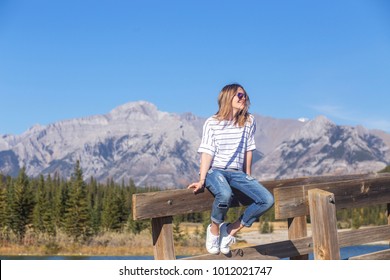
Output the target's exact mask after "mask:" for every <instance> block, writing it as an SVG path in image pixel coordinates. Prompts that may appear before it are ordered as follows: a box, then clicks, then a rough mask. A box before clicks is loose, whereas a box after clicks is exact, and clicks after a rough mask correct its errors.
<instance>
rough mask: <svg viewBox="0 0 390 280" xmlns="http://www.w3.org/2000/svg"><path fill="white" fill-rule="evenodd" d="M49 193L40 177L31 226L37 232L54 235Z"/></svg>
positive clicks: (42, 178)
mask: <svg viewBox="0 0 390 280" xmlns="http://www.w3.org/2000/svg"><path fill="white" fill-rule="evenodd" d="M49 182H50V181H49ZM49 191H50V190H49V187H48V186H47V185H46V184H45V179H44V177H43V175H41V176H40V177H39V182H38V189H37V194H36V204H35V207H34V211H33V225H34V229H35V231H37V232H40V233H47V234H49V235H55V227H54V222H53V209H52V198H51V196H50V192H49Z"/></svg>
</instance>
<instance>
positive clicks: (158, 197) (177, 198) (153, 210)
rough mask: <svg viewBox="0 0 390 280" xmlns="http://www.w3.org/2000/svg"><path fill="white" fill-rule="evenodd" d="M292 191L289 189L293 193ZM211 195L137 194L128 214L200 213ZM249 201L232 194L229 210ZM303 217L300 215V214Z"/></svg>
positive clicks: (308, 180) (269, 184)
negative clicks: (130, 212)
mask: <svg viewBox="0 0 390 280" xmlns="http://www.w3.org/2000/svg"><path fill="white" fill-rule="evenodd" d="M372 176H375V175H373V174H356V175H344V176H316V177H301V178H294V179H284V180H272V181H261V182H260V183H261V184H263V185H264V186H265V187H266V188H267V189H268V190H269V191H270V192H274V189H276V188H280V187H288V186H294V185H297V184H300V185H302V184H313V183H320V182H334V181H340V180H351V179H357V178H370V177H372ZM295 191H296V190H294V189H293V192H295ZM213 200H214V198H213V196H212V194H210V193H209V192H208V191H207V190H206V191H204V192H203V193H199V194H196V195H194V194H193V192H192V190H187V189H176V190H167V191H161V192H153V193H140V194H134V195H133V203H132V207H133V209H132V213H133V219H134V220H142V219H150V218H157V217H165V216H174V215H179V214H187V213H194V212H203V211H207V210H210V209H211V204H212V203H213ZM250 202H251V201H250V200H249V199H248V198H246V197H245V196H242V195H241V194H240V193H236V199H235V200H234V201H233V205H232V207H236V206H239V205H248V204H249V203H250ZM302 216H303V215H302Z"/></svg>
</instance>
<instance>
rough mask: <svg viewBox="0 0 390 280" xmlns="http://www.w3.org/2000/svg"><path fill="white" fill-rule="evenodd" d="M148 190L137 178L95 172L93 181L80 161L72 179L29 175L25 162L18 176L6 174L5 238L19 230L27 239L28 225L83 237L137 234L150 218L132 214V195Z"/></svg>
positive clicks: (1, 214) (1, 218) (1, 209)
mask: <svg viewBox="0 0 390 280" xmlns="http://www.w3.org/2000/svg"><path fill="white" fill-rule="evenodd" d="M149 190H157V189H154V188H149ZM144 191H145V189H144V188H137V187H136V186H135V184H134V182H133V181H132V180H130V181H129V182H127V183H125V182H122V184H117V183H115V182H114V181H113V180H108V181H107V182H106V183H105V184H102V183H99V182H97V181H96V180H95V179H94V178H93V177H91V178H90V180H89V182H88V183H87V182H85V180H84V178H83V172H82V169H81V167H80V163H79V162H77V163H76V165H75V168H74V173H73V174H72V176H71V178H70V179H68V180H65V179H63V178H61V177H60V176H59V175H58V174H54V176H53V177H52V176H51V175H48V176H47V177H46V178H45V177H44V176H43V175H40V176H39V178H29V177H28V176H27V175H26V172H25V169H24V168H22V169H21V170H20V172H19V174H18V176H17V177H16V178H12V177H10V176H4V175H1V174H0V230H1V232H0V238H1V239H2V240H7V239H10V236H11V235H12V234H13V235H14V236H16V237H17V239H18V240H19V241H22V240H23V238H24V237H25V234H26V232H27V230H28V229H32V230H34V232H36V233H39V234H45V235H47V236H52V237H54V236H56V234H57V233H58V232H59V231H62V232H64V233H66V234H67V235H69V236H70V237H72V238H73V239H74V240H75V241H78V242H83V241H86V240H87V239H88V238H89V237H92V236H93V235H97V234H99V233H101V232H103V231H118V232H119V231H125V230H128V231H130V232H133V233H135V234H137V233H140V232H141V231H142V230H143V229H145V228H146V227H147V226H148V224H147V222H145V221H134V220H133V219H132V218H131V206H132V205H131V204H132V195H133V194H134V193H137V192H144Z"/></svg>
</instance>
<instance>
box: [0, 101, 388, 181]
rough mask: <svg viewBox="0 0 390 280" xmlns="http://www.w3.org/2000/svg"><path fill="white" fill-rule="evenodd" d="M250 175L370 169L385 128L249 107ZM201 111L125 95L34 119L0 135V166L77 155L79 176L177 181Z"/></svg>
mask: <svg viewBox="0 0 390 280" xmlns="http://www.w3.org/2000/svg"><path fill="white" fill-rule="evenodd" d="M255 117H256V121H257V132H256V144H257V147H258V150H257V151H256V154H255V158H254V159H255V162H254V165H253V175H254V176H255V177H256V178H258V179H259V180H262V179H264V180H265V179H274V178H292V177H298V176H313V175H324V174H351V173H361V172H375V171H378V170H380V169H382V168H383V167H385V166H386V165H387V164H389V162H390V151H389V145H390V135H389V134H387V133H384V132H382V131H370V130H367V129H365V128H363V127H348V126H338V125H336V124H334V123H332V122H331V121H330V120H328V119H327V118H325V117H323V116H319V117H317V118H316V119H314V120H311V121H307V122H302V121H298V120H288V119H275V118H271V117H264V116H259V115H256V114H255ZM204 121H205V119H204V118H201V117H197V116H196V115H194V114H192V113H186V114H181V115H179V114H174V113H167V112H161V111H159V110H158V109H157V107H156V106H155V105H153V104H151V103H149V102H145V101H139V102H131V103H127V104H124V105H122V106H119V107H117V108H115V109H113V110H112V111H111V112H109V113H107V114H105V115H96V116H90V117H85V118H78V119H71V120H64V121H61V122H56V123H53V124H49V125H47V126H40V125H36V126H33V127H32V128H30V129H29V130H27V131H26V132H24V133H23V134H21V135H0V173H3V174H9V175H12V176H15V175H16V174H17V173H18V171H19V170H20V168H21V167H22V166H24V167H25V168H26V172H27V174H28V175H30V176H38V175H39V174H53V173H54V172H59V173H60V174H61V176H64V177H68V176H70V174H71V173H72V171H73V168H74V164H75V162H76V161H77V160H80V163H81V167H82V169H83V172H84V176H85V178H88V177H90V176H93V177H94V178H96V179H97V180H99V181H105V180H107V179H109V178H112V179H113V180H114V181H117V182H121V181H122V180H125V181H127V180H129V179H130V178H131V179H133V180H134V181H135V183H136V184H137V185H140V186H151V185H153V186H159V187H162V188H178V187H184V186H186V185H187V184H188V183H190V182H191V181H193V180H195V179H197V177H198V175H197V173H198V169H199V167H198V166H199V155H198V154H197V148H198V146H199V143H200V140H201V134H202V126H203V122H204Z"/></svg>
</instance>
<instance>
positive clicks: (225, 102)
mask: <svg viewBox="0 0 390 280" xmlns="http://www.w3.org/2000/svg"><path fill="white" fill-rule="evenodd" d="M239 88H242V90H243V91H244V93H245V94H246V102H245V107H244V108H243V109H242V110H240V111H238V112H237V114H236V115H235V116H233V120H234V124H235V125H238V126H240V127H242V126H244V125H245V123H246V122H247V121H248V119H249V112H248V110H249V106H250V100H249V96H248V94H247V93H246V91H245V89H244V87H243V86H241V85H240V84H230V85H226V86H224V87H223V88H222V90H221V92H220V93H219V96H218V106H219V109H218V112H217V113H216V114H215V116H216V118H217V119H218V120H219V121H223V120H230V116H231V114H232V112H233V107H232V101H233V98H234V96H235V95H236V94H237V91H238V89H239Z"/></svg>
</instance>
